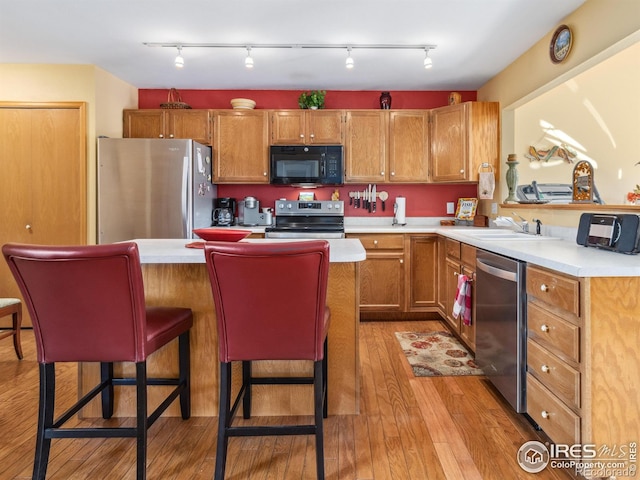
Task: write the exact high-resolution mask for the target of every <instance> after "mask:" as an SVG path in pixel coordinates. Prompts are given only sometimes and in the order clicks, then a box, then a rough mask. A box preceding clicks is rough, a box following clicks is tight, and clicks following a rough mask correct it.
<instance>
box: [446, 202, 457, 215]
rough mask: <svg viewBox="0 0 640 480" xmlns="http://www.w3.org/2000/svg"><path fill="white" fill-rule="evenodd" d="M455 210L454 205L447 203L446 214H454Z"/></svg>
mask: <svg viewBox="0 0 640 480" xmlns="http://www.w3.org/2000/svg"><path fill="white" fill-rule="evenodd" d="M455 208H456V207H455V204H454V203H453V202H447V213H448V214H454V213H456V210H455Z"/></svg>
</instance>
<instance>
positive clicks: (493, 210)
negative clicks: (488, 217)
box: [491, 203, 498, 215]
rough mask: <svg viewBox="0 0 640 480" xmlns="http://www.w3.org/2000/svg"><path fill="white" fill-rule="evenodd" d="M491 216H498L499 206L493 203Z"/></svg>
mask: <svg viewBox="0 0 640 480" xmlns="http://www.w3.org/2000/svg"><path fill="white" fill-rule="evenodd" d="M491 214H492V215H497V214H498V204H497V203H492V204H491Z"/></svg>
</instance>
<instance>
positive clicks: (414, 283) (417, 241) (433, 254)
mask: <svg viewBox="0 0 640 480" xmlns="http://www.w3.org/2000/svg"><path fill="white" fill-rule="evenodd" d="M405 251H408V252H409V262H408V268H407V277H406V280H405V285H406V290H407V292H408V294H409V298H408V300H407V306H408V308H407V310H408V311H410V312H436V311H437V310H438V309H437V298H438V282H437V278H438V275H437V272H438V265H437V261H438V236H437V235H406V241H405Z"/></svg>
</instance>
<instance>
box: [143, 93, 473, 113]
mask: <svg viewBox="0 0 640 480" xmlns="http://www.w3.org/2000/svg"><path fill="white" fill-rule="evenodd" d="M168 93H169V90H168V89H167V90H156V89H141V90H139V91H138V108H160V104H161V103H164V102H166V101H167V95H168ZM300 93H302V90H180V96H181V97H182V101H183V102H186V103H188V104H189V105H190V106H191V107H192V108H231V103H230V101H231V99H232V98H250V99H252V100H255V102H256V108H257V109H265V108H269V109H285V108H300V107H299V106H298V97H299V96H300ZM390 93H391V95H392V96H393V110H399V109H418V108H420V109H429V108H436V107H443V106H445V105H448V103H449V93H450V92H448V91H396V92H394V91H390ZM459 93H460V94H461V95H462V101H463V102H467V101H475V100H476V98H477V92H475V91H462V92H459ZM325 108H345V109H358V108H375V109H379V108H380V92H377V91H343V90H334V91H328V92H327V95H326V97H325Z"/></svg>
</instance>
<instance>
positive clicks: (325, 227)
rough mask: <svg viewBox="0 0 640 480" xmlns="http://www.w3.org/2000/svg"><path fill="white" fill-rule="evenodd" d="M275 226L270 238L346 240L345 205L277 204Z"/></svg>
mask: <svg viewBox="0 0 640 480" xmlns="http://www.w3.org/2000/svg"><path fill="white" fill-rule="evenodd" d="M274 214H275V224H274V226H273V227H267V228H266V229H265V237H266V238H344V202H343V201H341V200H337V201H333V200H331V201H329V200H318V201H312V202H306V201H301V200H277V201H276V204H275V212H274Z"/></svg>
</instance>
